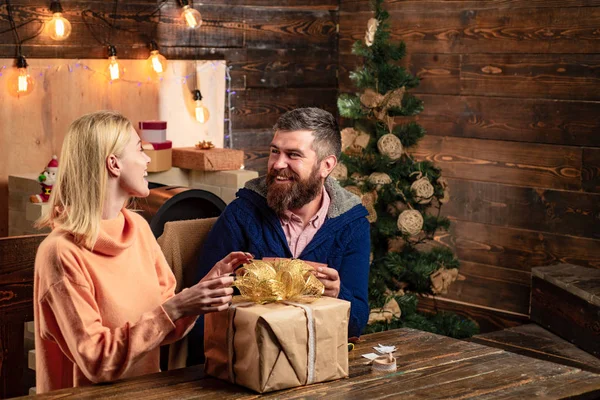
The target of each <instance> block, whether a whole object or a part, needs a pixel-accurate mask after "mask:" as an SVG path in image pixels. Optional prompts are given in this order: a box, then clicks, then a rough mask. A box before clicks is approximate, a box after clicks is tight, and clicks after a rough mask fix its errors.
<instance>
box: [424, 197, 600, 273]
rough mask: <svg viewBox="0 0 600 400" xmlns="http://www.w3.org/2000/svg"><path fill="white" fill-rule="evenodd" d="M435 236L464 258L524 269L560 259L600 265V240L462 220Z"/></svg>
mask: <svg viewBox="0 0 600 400" xmlns="http://www.w3.org/2000/svg"><path fill="white" fill-rule="evenodd" d="M451 190H452V189H451ZM435 240H436V241H438V242H440V243H443V244H444V245H446V246H448V247H450V248H451V249H452V250H453V251H454V252H455V254H456V256H457V257H458V258H459V259H460V260H461V261H463V262H464V261H471V262H475V263H482V264H488V265H493V266H496V267H502V268H507V269H512V270H519V271H523V272H529V271H531V268H533V267H541V266H544V265H551V264H556V263H569V264H576V265H582V266H585V267H593V268H600V240H594V239H586V238H580V237H574V236H563V235H557V234H553V233H543V232H537V231H534V230H523V229H514V228H506V227H502V226H497V225H487V224H479V223H476V222H469V221H459V220H453V221H452V225H451V226H450V232H438V234H437V235H436V238H435Z"/></svg>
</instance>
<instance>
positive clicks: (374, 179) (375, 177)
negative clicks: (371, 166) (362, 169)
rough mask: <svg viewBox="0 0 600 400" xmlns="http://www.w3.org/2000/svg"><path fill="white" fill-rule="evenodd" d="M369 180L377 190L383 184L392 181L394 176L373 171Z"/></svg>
mask: <svg viewBox="0 0 600 400" xmlns="http://www.w3.org/2000/svg"><path fill="white" fill-rule="evenodd" d="M369 182H371V183H372V184H373V185H375V186H376V187H377V190H379V189H381V187H382V186H383V185H387V184H389V183H392V178H390V176H389V175H388V174H386V173H385V172H373V173H372V174H371V175H369Z"/></svg>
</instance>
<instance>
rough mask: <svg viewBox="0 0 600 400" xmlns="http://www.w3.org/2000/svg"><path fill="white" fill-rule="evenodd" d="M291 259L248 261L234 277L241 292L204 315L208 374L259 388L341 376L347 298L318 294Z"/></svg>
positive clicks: (345, 357) (344, 366)
mask: <svg viewBox="0 0 600 400" xmlns="http://www.w3.org/2000/svg"><path fill="white" fill-rule="evenodd" d="M298 261H299V260H293V262H294V263H296V266H294V265H292V268H288V267H289V265H288V266H286V264H290V263H291V262H292V261H291V260H286V261H284V260H277V261H275V262H273V263H267V262H261V261H255V262H253V263H252V264H251V265H250V266H247V267H246V271H245V272H244V276H243V277H241V279H238V280H237V281H236V286H238V288H239V289H240V292H241V293H242V296H237V297H236V298H235V299H234V302H233V304H232V306H231V307H230V309H229V310H227V311H222V312H219V313H212V314H207V315H206V316H205V323H204V349H205V356H206V362H205V370H206V373H207V374H209V375H212V376H215V377H217V378H220V379H225V380H228V381H230V382H232V383H235V384H239V385H242V386H246V387H248V388H250V389H252V390H254V391H256V392H259V393H264V392H270V391H273V390H280V389H286V388H291V387H296V386H302V385H307V384H311V383H317V382H324V381H329V380H334V379H339V378H344V377H347V376H348V338H347V337H348V318H349V313H350V303H349V302H347V301H344V300H339V299H334V298H330V297H321V298H318V297H320V294H321V293H322V290H323V287H322V284H321V283H320V282H319V281H318V280H317V279H316V278H315V277H314V276H313V275H312V274H311V273H310V269H312V268H311V267H310V266H308V264H304V263H302V264H303V266H302V267H297V266H298ZM256 265H258V267H256ZM261 268H262V269H261ZM248 299H251V300H252V301H248Z"/></svg>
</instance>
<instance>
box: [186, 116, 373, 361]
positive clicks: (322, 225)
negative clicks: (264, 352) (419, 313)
mask: <svg viewBox="0 0 600 400" xmlns="http://www.w3.org/2000/svg"><path fill="white" fill-rule="evenodd" d="M273 129H274V131H275V135H274V136H273V140H272V141H271V146H270V155H269V162H268V171H267V175H266V176H264V177H260V178H256V179H253V180H251V181H249V182H247V183H246V185H245V187H244V188H243V189H240V190H239V191H238V192H237V194H236V196H237V198H236V199H235V200H234V201H233V202H231V203H230V204H229V205H228V206H227V208H226V209H225V211H224V212H223V214H221V216H220V217H219V219H218V220H217V222H216V223H215V225H214V227H213V229H212V230H211V232H210V233H209V235H208V237H207V240H206V241H205V244H204V248H203V250H202V252H201V256H200V258H199V268H198V272H199V274H198V276H197V280H198V281H199V280H200V279H201V278H202V277H203V276H204V275H205V274H206V273H207V272H208V271H209V270H210V268H211V267H212V266H213V265H214V264H215V262H216V261H218V260H220V259H222V258H223V257H224V256H225V255H227V254H229V253H230V252H231V251H234V250H235V251H245V252H249V253H251V254H252V255H254V258H255V259H262V258H265V257H279V258H298V259H301V260H304V261H312V262H317V263H321V264H324V265H326V266H322V267H318V268H317V272H316V276H317V278H319V280H320V281H321V282H323V284H324V286H325V292H324V295H326V296H331V297H336V298H340V299H343V300H347V301H349V302H350V303H351V310H350V321H349V327H348V336H349V337H353V336H360V334H361V332H362V330H363V329H364V327H365V325H366V323H367V319H368V315H369V306H368V300H367V286H368V278H369V255H370V249H371V245H370V230H369V222H368V221H367V219H366V216H367V214H368V212H367V210H366V209H365V207H363V205H362V204H361V201H360V199H359V198H358V197H357V196H356V195H354V194H352V193H350V192H348V191H347V190H345V189H344V188H342V187H341V186H340V185H339V184H338V183H337V181H336V180H335V179H333V178H331V177H329V174H330V173H331V171H332V170H333V169H334V168H335V166H336V165H337V162H338V157H339V155H340V151H341V136H340V131H339V128H338V125H337V122H336V120H335V118H334V117H333V115H331V114H330V113H329V112H327V111H324V110H321V109H318V108H299V109H296V110H292V111H289V112H287V113H285V114H283V115H282V116H281V117H280V118H279V120H278V122H277V124H275V126H274V128H273ZM201 326H202V323H201V322H199V323H197V324H196V327H195V333H194V332H193V333H192V335H191V337H190V340H189V341H188V344H189V346H190V354H189V355H190V358H189V361H190V362H189V364H194V363H197V362H201V361H202V359H201V357H202V355H201V354H199V353H200V351H199V344H200V343H198V342H199V341H200V340H201V339H200V336H202V331H201V329H202V327H201ZM194 337H195V338H196V339H195V338H194ZM195 346H196V347H197V349H196V350H194V349H193V347H195Z"/></svg>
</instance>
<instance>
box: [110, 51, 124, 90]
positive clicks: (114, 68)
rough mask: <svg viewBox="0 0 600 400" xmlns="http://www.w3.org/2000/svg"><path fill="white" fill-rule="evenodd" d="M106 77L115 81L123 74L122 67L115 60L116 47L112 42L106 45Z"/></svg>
mask: <svg viewBox="0 0 600 400" xmlns="http://www.w3.org/2000/svg"><path fill="white" fill-rule="evenodd" d="M107 69H108V79H110V81H111V82H112V81H116V80H119V79H121V77H122V76H123V68H121V66H120V65H119V61H118V60H117V48H116V47H115V46H113V45H112V44H109V45H108V66H107Z"/></svg>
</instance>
